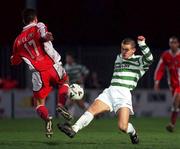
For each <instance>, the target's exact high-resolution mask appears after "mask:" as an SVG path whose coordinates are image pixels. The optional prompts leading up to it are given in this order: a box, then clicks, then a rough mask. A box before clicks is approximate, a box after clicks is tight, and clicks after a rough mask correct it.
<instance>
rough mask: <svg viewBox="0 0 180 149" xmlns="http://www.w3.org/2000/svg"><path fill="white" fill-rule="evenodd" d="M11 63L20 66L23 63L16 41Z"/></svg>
mask: <svg viewBox="0 0 180 149" xmlns="http://www.w3.org/2000/svg"><path fill="white" fill-rule="evenodd" d="M10 61H11V64H12V65H19V64H20V63H21V62H22V59H21V56H20V55H19V53H18V50H17V45H16V41H15V42H14V45H13V53H12V56H11V58H10Z"/></svg>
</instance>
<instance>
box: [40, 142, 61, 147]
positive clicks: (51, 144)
mask: <svg viewBox="0 0 180 149" xmlns="http://www.w3.org/2000/svg"><path fill="white" fill-rule="evenodd" d="M42 143H43V144H46V145H49V146H57V145H60V144H61V142H56V141H49V142H42Z"/></svg>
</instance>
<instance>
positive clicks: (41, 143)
mask: <svg viewBox="0 0 180 149" xmlns="http://www.w3.org/2000/svg"><path fill="white" fill-rule="evenodd" d="M167 122H168V119H166V118H133V119H132V123H133V124H134V125H135V126H136V128H137V130H138V133H139V136H140V144H139V145H132V144H131V143H130V140H129V137H128V135H126V134H123V133H121V132H120V131H119V130H118V129H117V120H116V119H101V120H95V121H93V123H91V124H90V125H89V126H88V127H87V128H85V129H83V130H82V131H80V132H79V133H78V134H77V135H76V136H75V138H73V139H70V138H68V137H67V136H65V135H64V134H62V133H61V132H59V130H58V129H57V128H56V127H55V125H56V123H57V120H55V121H54V127H55V130H54V136H53V138H52V139H47V138H46V137H45V136H44V133H43V128H44V125H43V123H42V121H41V120H39V119H16V120H12V119H1V120H0V149H179V148H180V127H179V126H178V125H177V128H176V131H175V133H168V132H166V130H165V129H164V127H165V125H166V124H167ZM178 124H179V125H180V121H178Z"/></svg>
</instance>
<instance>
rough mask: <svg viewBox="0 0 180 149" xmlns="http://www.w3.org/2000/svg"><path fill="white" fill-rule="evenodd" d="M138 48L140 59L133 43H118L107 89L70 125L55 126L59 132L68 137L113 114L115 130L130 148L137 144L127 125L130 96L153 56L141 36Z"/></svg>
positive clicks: (133, 130)
mask: <svg viewBox="0 0 180 149" xmlns="http://www.w3.org/2000/svg"><path fill="white" fill-rule="evenodd" d="M137 41H138V45H139V47H140V49H141V51H142V53H143V55H134V53H135V51H136V44H135V41H134V40H132V39H130V38H126V39H124V40H123V41H122V43H121V54H118V56H117V59H116V61H115V67H114V73H113V77H112V81H111V85H110V87H109V88H107V89H105V90H104V91H103V92H102V93H101V94H100V95H99V96H98V97H97V98H96V99H95V101H94V102H93V103H92V105H91V106H90V107H89V108H88V110H87V111H86V112H85V113H84V114H83V115H82V116H81V117H80V118H79V120H78V121H77V122H76V123H75V124H74V125H73V126H70V125H69V124H67V123H65V124H63V125H61V124H59V125H58V127H59V129H60V130H61V131H62V132H64V133H65V134H66V135H68V136H69V137H71V138H72V137H74V135H75V134H76V133H77V132H78V131H79V130H81V129H82V128H84V127H85V126H87V125H88V124H89V123H90V122H91V121H92V120H93V118H94V116H95V115H97V114H99V113H102V112H106V111H110V112H111V111H114V112H115V113H116V114H117V117H118V127H119V129H120V130H121V131H122V132H124V133H127V134H129V136H130V139H131V142H132V143H133V144H138V143H139V138H138V135H137V132H136V130H135V129H134V127H133V125H132V124H131V123H129V115H133V113H134V112H133V108H132V99H131V98H132V96H131V93H130V90H133V89H134V88H135V87H136V85H137V82H138V80H139V79H140V78H141V77H142V76H143V75H144V73H145V72H146V71H147V70H148V68H149V66H150V64H151V63H152V62H153V56H152V54H151V52H150V50H149V48H148V46H147V45H146V43H145V38H144V37H143V36H139V37H138V40H137Z"/></svg>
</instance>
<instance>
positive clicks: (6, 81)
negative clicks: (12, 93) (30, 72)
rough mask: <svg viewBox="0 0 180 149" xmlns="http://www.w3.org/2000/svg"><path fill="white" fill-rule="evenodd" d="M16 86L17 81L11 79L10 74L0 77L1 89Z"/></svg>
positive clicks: (9, 88)
mask: <svg viewBox="0 0 180 149" xmlns="http://www.w3.org/2000/svg"><path fill="white" fill-rule="evenodd" d="M17 86H18V82H17V81H16V80H13V79H12V78H11V76H7V77H6V78H0V88H1V89H3V90H6V91H7V90H11V89H14V88H16V87H17Z"/></svg>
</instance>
